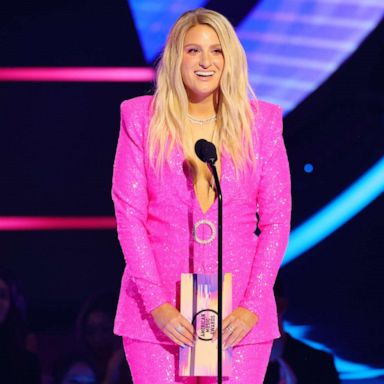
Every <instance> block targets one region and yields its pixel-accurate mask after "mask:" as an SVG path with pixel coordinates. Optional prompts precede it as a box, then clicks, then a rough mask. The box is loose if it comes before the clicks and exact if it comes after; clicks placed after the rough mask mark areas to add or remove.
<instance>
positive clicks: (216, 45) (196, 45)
mask: <svg viewBox="0 0 384 384" xmlns="http://www.w3.org/2000/svg"><path fill="white" fill-rule="evenodd" d="M189 46H194V47H199V48H201V45H200V44H197V43H188V44H186V45H184V48H186V47H189ZM209 48H221V44H212V45H210V46H209Z"/></svg>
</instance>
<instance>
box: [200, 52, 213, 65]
mask: <svg viewBox="0 0 384 384" xmlns="http://www.w3.org/2000/svg"><path fill="white" fill-rule="evenodd" d="M210 65H211V58H210V57H209V54H208V53H204V52H203V53H202V54H201V56H200V66H201V67H202V68H208V67H210Z"/></svg>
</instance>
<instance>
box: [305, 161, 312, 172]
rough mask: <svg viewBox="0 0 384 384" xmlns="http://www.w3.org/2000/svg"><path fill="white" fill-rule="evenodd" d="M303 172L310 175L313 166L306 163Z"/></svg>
mask: <svg viewBox="0 0 384 384" xmlns="http://www.w3.org/2000/svg"><path fill="white" fill-rule="evenodd" d="M304 171H305V172H306V173H312V172H313V165H312V164H311V163H307V164H305V165H304Z"/></svg>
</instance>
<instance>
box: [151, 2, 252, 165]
mask: <svg viewBox="0 0 384 384" xmlns="http://www.w3.org/2000/svg"><path fill="white" fill-rule="evenodd" d="M196 25H207V26H209V27H211V28H212V29H213V30H214V31H215V32H216V33H217V35H218V38H219V40H220V44H221V48H222V52H223V56H224V68H223V72H222V76H221V80H220V89H219V96H218V106H217V125H218V127H219V129H218V130H216V133H215V136H214V139H213V141H214V142H215V143H216V144H217V145H218V149H219V151H220V152H221V151H223V150H224V151H225V152H226V153H228V154H229V155H230V157H231V158H232V161H233V163H234V165H235V168H236V170H239V169H242V168H243V167H244V166H245V165H246V164H247V163H254V161H255V156H254V152H253V141H252V123H253V119H254V115H253V112H252V109H251V105H250V100H249V96H252V98H256V97H255V94H254V93H253V91H252V88H251V87H250V85H249V82H248V65H247V59H246V56H245V52H244V49H243V47H242V45H241V43H240V41H239V39H238V37H237V36H236V32H235V31H234V29H233V27H232V25H231V24H230V22H229V21H228V20H227V19H226V18H225V17H224V16H223V15H221V14H220V13H217V12H215V11H211V10H208V9H204V8H198V9H196V10H192V11H188V12H186V13H184V14H183V15H182V16H181V17H180V18H179V19H178V20H177V21H176V23H175V24H174V26H173V27H172V29H171V31H170V33H169V35H168V38H167V41H166V44H165V47H164V50H163V54H162V57H161V59H160V62H159V64H158V67H157V76H156V91H155V95H154V98H153V101H152V111H153V116H152V119H151V122H150V126H149V136H148V148H149V158H150V161H151V164H152V165H153V166H154V167H155V168H156V169H157V170H159V169H161V168H162V166H163V164H164V162H165V161H166V160H167V159H168V158H169V155H170V153H171V151H172V148H173V146H174V145H175V143H177V144H180V145H181V146H182V147H183V150H184V153H185V155H186V157H187V158H188V157H190V156H189V154H188V153H186V152H187V151H188V149H187V148H188V146H187V145H186V142H185V135H183V131H184V129H185V128H184V127H186V122H187V113H188V97H187V93H186V90H185V87H184V84H183V80H182V77H181V70H180V68H181V61H182V58H183V45H184V38H185V35H186V33H187V32H188V30H189V29H190V28H192V27H194V26H196Z"/></svg>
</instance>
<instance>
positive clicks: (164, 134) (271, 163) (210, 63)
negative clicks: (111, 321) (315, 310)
mask: <svg viewBox="0 0 384 384" xmlns="http://www.w3.org/2000/svg"><path fill="white" fill-rule="evenodd" d="M156 85H157V87H156V92H155V95H154V97H150V96H144V97H138V98H134V99H131V100H128V101H125V102H123V103H122V106H121V130H120V136H119V142H118V146H117V153H116V159H115V164H114V175H113V187H112V197H113V201H114V204H115V213H116V219H117V226H118V236H119V240H120V243H121V246H122V249H123V253H124V257H125V259H126V268H125V272H124V275H123V279H122V287H121V292H120V298H119V305H118V310H117V315H116V319H115V332H116V333H117V334H119V335H122V336H123V338H124V347H125V352H126V356H127V359H128V362H129V365H130V368H131V373H132V376H133V380H134V382H135V383H138V384H140V383H214V382H215V379H214V378H194V377H179V376H178V375H177V366H176V363H175V362H176V361H177V352H178V348H179V345H184V346H188V345H193V333H194V329H193V326H192V325H191V324H190V323H189V321H188V320H187V319H185V318H184V317H183V316H182V315H181V314H180V312H179V311H178V309H177V304H176V303H177V302H178V294H179V292H178V291H179V289H178V282H179V281H180V274H181V273H185V272H195V273H215V272H216V271H217V252H216V250H217V238H216V237H215V228H216V225H217V202H216V200H215V198H216V195H215V189H214V186H213V184H212V177H211V174H210V172H209V170H208V169H207V166H206V165H205V164H204V163H202V162H201V161H200V160H199V159H198V158H197V156H196V155H195V154H194V150H193V147H194V143H195V142H196V141H197V140H198V139H201V138H203V139H206V140H208V141H211V142H213V143H214V144H215V146H216V148H217V149H218V152H219V156H218V157H219V160H218V170H219V175H220V178H221V188H222V192H223V239H224V240H223V241H224V243H223V271H224V272H231V273H232V276H233V308H235V309H234V310H233V312H232V313H231V314H230V315H229V316H228V317H227V318H225V319H224V321H223V330H224V331H223V342H224V347H234V348H233V366H232V376H231V377H230V378H226V379H225V381H224V382H227V383H262V381H263V377H264V373H265V370H266V366H267V363H268V357H269V354H270V349H271V346H272V340H273V339H274V338H276V337H278V336H279V332H278V327H277V321H276V309H275V303H274V297H273V290H272V288H273V283H274V279H275V276H276V273H277V270H278V268H279V265H280V262H281V259H282V257H283V253H284V250H285V247H286V244H287V239H288V233H289V221H290V180H289V170H288V162H287V158H286V153H285V149H284V143H283V140H282V136H281V129H282V118H281V110H280V108H278V107H277V106H274V105H272V104H269V103H265V102H261V101H259V102H257V101H256V100H253V101H250V100H249V97H248V94H250V95H251V96H253V93H252V91H251V89H250V87H249V83H248V78H247V63H246V58H245V54H244V50H243V48H242V46H241V44H240V42H239V40H238V38H237V36H236V34H235V32H234V30H233V27H232V26H231V25H230V23H229V22H228V20H227V19H226V18H224V17H223V16H222V15H220V14H218V13H216V12H213V11H210V10H206V9H202V8H200V9H197V10H194V11H190V12H187V13H185V14H184V15H182V16H181V17H180V18H179V19H178V21H177V22H176V23H175V25H174V26H173V28H172V30H171V32H170V34H169V36H168V39H167V42H166V45H165V48H164V52H163V55H162V58H161V61H160V63H159V67H158V70H157V84H156ZM253 98H254V97H253ZM256 213H258V215H259V217H260V223H259V229H260V230H261V234H260V236H259V237H257V236H256V235H255V230H256V228H257V220H256ZM216 337H217V335H216Z"/></svg>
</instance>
